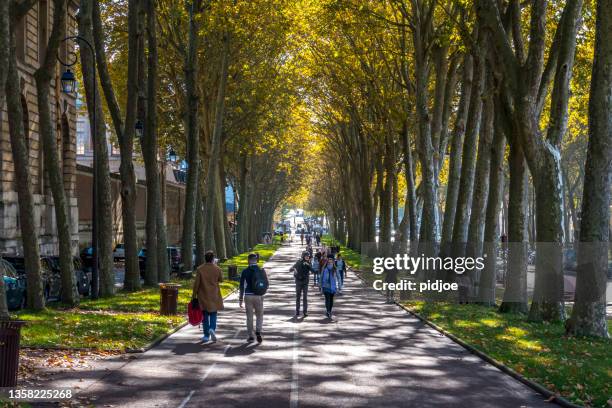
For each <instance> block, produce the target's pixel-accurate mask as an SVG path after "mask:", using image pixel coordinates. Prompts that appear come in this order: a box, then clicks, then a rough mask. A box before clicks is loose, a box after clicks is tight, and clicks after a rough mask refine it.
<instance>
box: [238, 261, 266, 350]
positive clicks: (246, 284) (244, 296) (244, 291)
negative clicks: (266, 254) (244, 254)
mask: <svg viewBox="0 0 612 408" xmlns="http://www.w3.org/2000/svg"><path fill="white" fill-rule="evenodd" d="M247 259H248V262H249V266H248V267H247V268H245V269H244V270H243V271H242V272H241V273H240V297H239V303H240V307H241V308H242V302H243V301H244V304H245V306H246V315H247V332H248V333H249V338H248V339H247V342H249V343H252V342H253V341H254V340H255V339H254V337H253V313H255V316H256V319H257V323H256V325H255V336H257V342H258V343H261V342H262V341H263V339H262V337H261V331H262V328H263V312H264V310H263V295H257V294H256V293H255V292H254V286H255V278H256V276H257V274H258V273H260V274H263V277H264V279H265V281H266V282H268V277H267V276H266V270H265V269H260V268H259V266H257V260H258V259H259V256H258V255H257V254H249V256H248V258H247ZM266 286H267V283H266Z"/></svg>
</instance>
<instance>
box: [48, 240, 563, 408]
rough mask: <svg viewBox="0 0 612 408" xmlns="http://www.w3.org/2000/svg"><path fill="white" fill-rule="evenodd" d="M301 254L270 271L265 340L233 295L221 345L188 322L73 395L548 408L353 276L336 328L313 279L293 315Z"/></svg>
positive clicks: (196, 401) (200, 402)
mask: <svg viewBox="0 0 612 408" xmlns="http://www.w3.org/2000/svg"><path fill="white" fill-rule="evenodd" d="M301 250H302V247H301V246H299V245H298V244H292V245H287V246H283V247H281V248H280V249H279V250H278V251H277V253H276V254H275V255H274V256H273V257H272V258H270V260H269V261H268V262H267V263H266V264H265V268H266V271H267V272H268V275H269V277H270V289H269V291H268V293H267V294H266V296H265V300H264V308H265V315H264V330H263V343H262V344H257V343H252V344H249V343H247V342H246V338H247V333H246V329H245V321H246V318H245V315H244V310H241V309H240V308H239V307H238V301H237V296H236V295H232V296H230V297H229V298H228V299H226V301H225V310H223V311H222V312H220V313H219V320H218V329H217V334H218V337H219V339H218V341H217V342H216V343H207V344H202V343H201V341H200V338H201V336H202V332H201V329H199V328H197V327H192V326H187V327H185V328H183V329H181V330H179V331H178V332H177V333H175V334H173V335H172V336H170V337H169V338H168V339H167V340H165V341H164V342H163V343H161V344H160V345H159V346H157V347H155V348H153V349H152V350H150V351H148V352H146V353H143V354H142V355H140V356H139V357H138V358H135V359H133V360H131V361H129V362H127V363H122V364H117V365H115V366H112V367H110V368H108V367H106V368H102V367H101V368H99V370H98V371H100V372H97V373H96V372H95V370H94V372H89V373H85V374H86V375H85V377H86V378H85V379H83V378H81V380H80V381H82V385H83V386H82V387H80V394H81V395H84V396H87V397H90V398H94V400H93V401H94V405H95V406H114V407H119V406H121V407H123V406H125V407H178V408H188V407H189V408H191V407H210V408H217V407H232V408H234V407H265V408H274V407H291V408H294V407H327V406H333V407H475V408H477V407H491V408H505V407H547V408H550V407H551V406H554V405H553V404H551V403H548V402H545V401H544V397H542V396H541V395H540V394H537V393H536V392H535V391H533V390H531V389H530V388H528V387H527V386H525V385H524V384H522V383H520V382H518V381H517V380H515V379H514V378H512V377H510V376H508V375H506V374H504V373H502V372H501V371H499V370H498V369H497V368H495V367H493V366H491V365H489V364H487V363H486V362H484V361H482V360H481V359H479V358H478V357H476V356H474V355H472V354H470V353H469V352H467V351H466V350H465V349H463V348H462V347H460V346H459V345H457V344H456V343H454V342H452V341H451V340H450V339H448V338H447V337H445V336H442V335H441V334H439V333H438V332H436V331H435V330H433V329H431V328H429V327H428V326H426V325H424V324H423V323H422V322H420V321H419V320H418V319H416V318H414V317H412V316H410V315H409V314H407V313H406V312H405V311H403V310H401V309H400V308H398V307H397V306H395V305H391V304H386V303H385V301H384V298H383V297H382V296H381V295H380V294H379V293H377V292H375V291H374V290H373V289H371V288H364V287H363V285H362V284H361V282H360V281H359V280H358V279H357V278H356V277H355V276H354V275H352V274H351V273H349V276H348V277H347V281H346V285H345V288H344V293H343V295H342V296H338V297H337V298H336V302H335V307H334V317H333V319H332V320H329V319H327V317H326V316H325V307H324V299H323V296H322V295H320V294H318V292H317V291H316V290H315V289H314V288H313V287H312V282H311V285H310V291H309V316H308V317H306V318H299V319H295V318H294V316H293V315H294V313H295V295H294V294H295V290H294V289H295V287H294V281H293V276H292V274H291V273H290V272H289V268H290V267H291V265H292V264H293V263H294V262H295V261H296V260H297V258H298V257H299V254H300V252H301ZM79 375H81V377H83V376H84V375H83V373H81V374H79ZM63 384H64V385H67V384H68V383H67V382H64V383H63ZM57 385H62V382H61V379H58V383H57Z"/></svg>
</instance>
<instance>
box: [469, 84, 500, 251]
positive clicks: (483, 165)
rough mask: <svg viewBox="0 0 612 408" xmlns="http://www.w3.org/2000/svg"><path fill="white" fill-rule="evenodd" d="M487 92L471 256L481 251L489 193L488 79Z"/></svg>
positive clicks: (490, 102)
mask: <svg viewBox="0 0 612 408" xmlns="http://www.w3.org/2000/svg"><path fill="white" fill-rule="evenodd" d="M488 82H489V83H490V85H491V87H489V94H488V95H486V96H485V97H484V102H483V105H484V106H483V116H482V127H481V132H480V137H479V139H478V159H477V161H476V172H475V174H474V187H473V190H474V191H473V197H472V209H471V211H470V218H469V221H470V222H469V228H468V235H467V237H468V240H467V242H468V243H469V244H470V247H471V248H472V250H473V252H472V255H471V256H473V257H479V256H480V255H481V253H482V248H481V245H482V243H483V235H484V225H485V223H484V220H485V212H486V209H487V197H488V195H489V185H490V181H491V178H490V177H489V171H490V163H491V143H492V141H493V134H494V133H495V130H494V120H495V107H494V105H495V103H494V102H493V92H492V83H491V82H492V81H488Z"/></svg>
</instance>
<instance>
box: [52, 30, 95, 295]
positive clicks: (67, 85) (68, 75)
mask: <svg viewBox="0 0 612 408" xmlns="http://www.w3.org/2000/svg"><path fill="white" fill-rule="evenodd" d="M65 41H73V42H75V43H76V44H77V45H78V46H79V48H80V47H81V46H82V44H85V45H86V46H87V48H88V49H89V51H90V52H91V57H92V60H93V72H92V75H93V98H92V111H91V112H92V114H91V129H90V131H91V146H92V173H93V177H92V188H91V223H92V226H91V291H90V296H91V298H92V299H97V298H98V295H99V288H100V277H99V274H98V217H97V215H98V214H97V208H96V207H97V205H96V201H97V196H98V186H97V181H98V169H97V161H96V148H95V146H96V143H95V140H96V139H95V136H96V95H97V90H96V89H97V88H96V82H97V81H96V53H95V51H94V48H93V47H92V45H91V44H90V43H89V41H87V40H86V39H85V38H83V37H80V36H78V35H76V36H68V37H66V38H64V39H63V40H62V43H63V42H65ZM70 55H72V57H73V59H72V60H71V61H63V60H62V59H61V58H60V57H59V55H58V56H57V60H58V61H59V62H60V63H61V64H62V65H63V66H64V67H67V69H66V71H65V72H64V73H63V74H62V76H61V79H60V80H61V84H62V92H64V93H66V94H73V93H74V92H75V91H76V83H77V82H76V78H75V76H74V73H72V71H70V69H69V67H72V66H73V65H75V64H76V63H77V61H78V60H77V56H76V54H75V53H74V52H72V53H71V54H70Z"/></svg>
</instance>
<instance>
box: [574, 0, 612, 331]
mask: <svg viewBox="0 0 612 408" xmlns="http://www.w3.org/2000/svg"><path fill="white" fill-rule="evenodd" d="M611 38H612V1H610V0H603V1H601V0H600V1H598V2H597V20H596V34H595V57H594V61H593V73H592V77H591V94H590V100H589V144H588V151H587V159H586V163H585V175H584V190H583V197H584V198H583V200H582V219H581V223H580V246H579V250H578V273H577V279H576V296H575V302H574V308H573V309H572V315H571V317H570V319H569V320H568V322H567V332H568V333H569V334H572V335H578V336H597V337H605V338H607V337H610V335H609V333H608V325H607V321H606V284H607V274H608V251H609V242H610V235H609V234H610V208H609V205H610V186H611V185H612V177H611V176H612V100H611V98H610V93H611V92H612V43H611V42H610V39H611Z"/></svg>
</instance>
